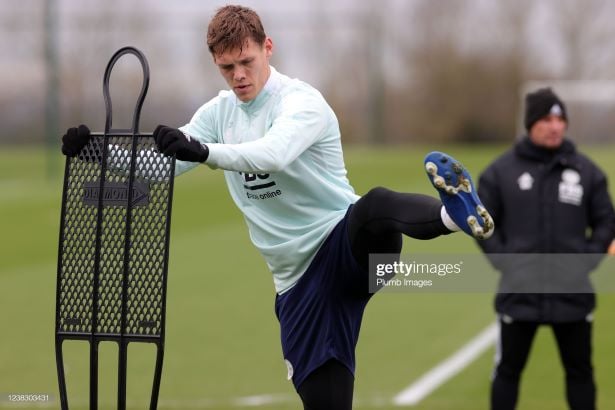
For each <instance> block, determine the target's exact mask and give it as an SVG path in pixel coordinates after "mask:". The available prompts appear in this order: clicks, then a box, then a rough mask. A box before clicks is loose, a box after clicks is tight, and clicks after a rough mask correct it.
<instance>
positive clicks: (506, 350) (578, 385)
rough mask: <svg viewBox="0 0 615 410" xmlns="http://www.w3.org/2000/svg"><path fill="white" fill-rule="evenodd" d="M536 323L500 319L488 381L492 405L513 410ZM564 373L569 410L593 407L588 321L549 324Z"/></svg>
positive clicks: (594, 399)
mask: <svg viewBox="0 0 615 410" xmlns="http://www.w3.org/2000/svg"><path fill="white" fill-rule="evenodd" d="M538 326H539V324H538V323H536V322H512V323H503V322H502V321H500V344H499V351H498V356H499V361H498V363H497V366H496V369H495V375H494V376H495V377H494V379H493V383H492V384H491V409H492V410H513V409H514V408H515V407H516V405H517V397H518V395H519V382H520V379H521V373H522V372H523V368H524V367H525V363H526V362H527V359H528V356H529V353H530V348H531V346H532V342H533V340H534V336H535V335H536V330H537V329H538ZM551 327H552V328H553V334H554V335H555V340H556V341H557V346H558V348H559V355H560V358H561V360H562V364H563V365H564V369H565V373H566V399H567V401H568V406H569V407H570V409H571V410H593V409H595V408H596V386H595V384H594V377H593V369H592V364H591V350H592V349H591V333H592V325H591V323H590V322H587V321H584V320H583V321H579V322H571V323H556V324H552V325H551Z"/></svg>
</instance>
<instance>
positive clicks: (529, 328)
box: [479, 88, 615, 410]
mask: <svg viewBox="0 0 615 410" xmlns="http://www.w3.org/2000/svg"><path fill="white" fill-rule="evenodd" d="M525 102H526V107H525V108H526V111H525V127H526V129H527V132H528V135H527V136H525V137H524V138H523V139H521V140H520V141H519V142H517V143H516V144H515V146H514V147H513V148H512V149H510V150H508V151H507V152H506V153H504V154H503V155H502V156H501V157H500V158H498V159H497V160H495V161H494V162H493V163H492V164H491V165H490V166H489V167H488V168H487V169H486V170H485V171H484V173H483V174H482V175H481V177H480V183H479V195H480V197H481V198H482V199H483V200H484V201H485V205H486V206H487V207H488V209H489V211H490V212H491V213H492V215H493V218H494V220H495V222H496V223H497V225H498V230H497V232H496V233H495V234H494V235H493V236H492V237H491V238H490V239H489V240H487V241H483V242H481V243H480V245H481V247H482V248H483V250H484V251H485V252H486V253H491V254H504V253H505V254H511V253H512V254H530V253H532V254H534V253H543V254H571V253H572V254H604V253H605V252H606V251H607V248H608V246H609V243H610V242H611V239H612V238H613V235H614V234H615V212H614V211H613V205H612V203H611V199H610V197H609V194H608V191H607V186H608V185H607V180H606V176H605V175H604V173H603V172H602V171H601V170H600V169H599V168H598V167H597V166H596V165H595V164H594V163H593V162H592V161H591V160H590V159H589V158H587V157H586V156H584V155H583V154H581V153H580V152H578V151H577V150H576V148H575V146H574V144H573V143H572V142H571V141H570V140H568V139H566V138H564V135H565V133H566V129H567V125H568V115H567V112H566V106H565V105H564V103H563V102H562V101H561V100H560V99H559V97H558V96H557V95H556V94H555V93H554V92H553V91H552V90H551V89H549V88H545V89H540V90H537V91H535V92H533V93H530V94H528V95H527V96H526V100H525ZM512 265H514V264H511V265H510V266H507V267H504V268H502V269H501V270H502V274H503V278H508V279H510V280H511V281H514V280H518V279H519V278H520V277H523V276H525V277H527V272H531V271H530V270H528V268H527V266H524V267H521V268H519V267H518V266H512ZM575 269H576V267H575ZM579 269H581V270H582V271H581V272H574V274H575V275H577V274H578V275H579V276H580V277H581V278H582V279H586V280H587V281H589V280H588V279H587V276H586V275H587V274H589V271H590V270H591V268H590V267H586V266H582V265H580V266H579ZM532 273H533V272H532ZM584 275H585V276H584ZM515 278H516V279H515ZM530 279H531V278H530ZM536 279H537V280H538V277H536ZM557 279H559V280H560V281H566V280H568V279H570V278H569V275H568V274H561V272H560V275H558V276H557ZM588 284H589V283H588ZM495 307H496V311H497V313H498V314H499V317H500V343H499V345H498V352H497V356H496V357H497V364H496V369H495V373H494V378H493V383H492V387H491V408H492V409H494V410H506V409H514V408H515V406H516V403H517V396H518V391H519V380H520V377H521V373H522V371H523V368H524V367H525V363H526V361H527V358H528V355H529V352H530V348H531V345H532V341H533V339H534V335H535V333H536V330H537V328H538V326H539V325H541V324H548V325H550V326H551V327H552V329H553V332H554V334H555V338H556V340H557V345H558V347H559V351H560V356H561V359H562V363H563V365H564V368H565V371H566V396H567V399H568V405H569V406H570V408H571V409H573V410H575V409H579V410H580V409H583V410H591V409H595V407H596V401H595V394H596V389H595V385H594V379H593V370H592V364H591V333H592V323H591V317H592V316H591V313H592V311H593V309H594V307H595V295H594V294H593V293H589V292H586V293H581V290H579V292H578V293H551V294H547V293H539V294H537V293H505V292H501V293H498V295H497V296H496V300H495Z"/></svg>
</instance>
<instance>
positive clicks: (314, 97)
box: [176, 67, 359, 293]
mask: <svg viewBox="0 0 615 410" xmlns="http://www.w3.org/2000/svg"><path fill="white" fill-rule="evenodd" d="M180 129H181V130H182V132H184V133H185V134H187V135H189V136H190V137H191V138H195V139H198V140H200V141H201V142H203V143H206V144H207V146H208V148H209V157H208V159H207V161H206V164H207V165H208V166H210V167H211V168H221V169H223V170H224V176H225V178H226V183H227V186H228V189H229V192H230V194H231V196H232V198H233V200H234V201H235V204H236V205H237V206H238V207H239V209H240V210H241V212H242V213H243V215H244V217H245V220H246V223H247V225H248V229H249V232H250V239H251V240H252V242H253V243H254V245H255V246H256V247H257V248H258V250H259V251H260V252H261V254H262V255H263V256H264V258H265V260H266V261H267V265H268V266H269V269H270V270H271V272H272V273H273V281H274V284H275V289H276V291H277V292H278V293H283V292H284V291H286V290H288V289H290V288H291V287H292V286H293V285H294V284H295V283H296V282H297V280H299V278H300V277H301V275H302V274H303V273H304V272H305V271H306V269H307V267H308V266H309V264H310V262H311V261H312V259H313V258H314V256H315V254H316V252H317V251H318V249H319V248H320V246H321V245H322V243H323V242H324V240H325V239H326V238H327V236H328V234H329V233H330V232H331V231H332V230H333V228H334V227H335V225H336V224H337V223H338V222H339V221H340V220H341V219H342V218H343V217H344V214H345V213H346V210H347V209H348V206H349V205H350V204H352V203H354V202H356V201H357V199H358V198H359V196H358V195H356V194H355V192H354V189H353V188H352V186H351V185H350V183H349V182H348V178H347V176H346V173H347V172H346V167H345V165H344V159H343V154H342V147H341V140H340V130H339V124H338V121H337V118H336V116H335V114H334V112H333V110H332V109H331V107H329V105H328V104H327V102H326V101H325V99H324V98H323V96H322V95H321V94H320V93H319V92H318V91H317V90H316V89H315V88H313V87H311V86H310V85H308V84H306V83H304V82H302V81H300V80H297V79H291V78H289V77H287V76H285V75H283V74H280V73H278V72H277V71H276V70H275V69H274V68H273V67H271V75H270V76H269V79H268V80H267V83H266V84H265V86H264V88H263V90H262V91H261V92H260V93H259V94H258V95H257V96H256V98H254V99H253V100H251V101H249V102H241V101H240V100H239V99H238V98H237V97H236V96H235V94H234V93H233V92H232V91H228V90H225V91H221V92H220V93H219V94H218V95H217V96H216V97H215V98H213V99H212V100H210V101H209V102H207V103H206V104H204V105H203V106H202V107H201V108H199V110H198V111H197V112H196V113H195V114H194V116H193V117H192V120H190V123H188V124H187V125H185V126H183V127H181V128H180ZM176 164H177V165H176V175H179V174H181V173H183V172H186V171H187V170H189V169H192V168H194V167H195V166H196V165H198V164H197V163H191V162H184V161H177V163H176Z"/></svg>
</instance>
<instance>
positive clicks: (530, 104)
mask: <svg viewBox="0 0 615 410" xmlns="http://www.w3.org/2000/svg"><path fill="white" fill-rule="evenodd" d="M549 114H555V115H559V116H560V117H562V119H563V120H564V121H566V122H568V116H567V115H566V106H565V105H564V103H563V102H562V100H560V99H559V97H558V96H557V95H556V94H555V93H554V92H553V90H551V89H550V88H541V89H539V90H536V91H534V92H533V93H528V94H527V95H526V96H525V129H526V130H528V131H529V130H530V128H532V125H534V123H535V122H536V121H538V120H539V119H541V118H543V117H546V116H547V115H549Z"/></svg>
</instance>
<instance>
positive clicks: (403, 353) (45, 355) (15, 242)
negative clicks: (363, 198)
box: [0, 146, 615, 410]
mask: <svg viewBox="0 0 615 410" xmlns="http://www.w3.org/2000/svg"><path fill="white" fill-rule="evenodd" d="M431 149H443V150H444V149H445V150H447V151H448V152H450V153H451V154H453V155H455V156H457V157H459V158H461V159H463V161H464V163H465V164H466V166H467V167H468V168H470V170H471V171H473V173H474V174H477V173H478V172H479V171H480V170H482V169H483V168H484V167H485V166H486V164H487V163H489V161H490V160H492V159H493V158H494V157H495V156H496V155H497V154H498V153H500V152H502V151H503V150H504V149H505V147H503V146H498V147H488V146H453V147H450V146H449V147H447V148H445V147H442V146H440V147H429V148H426V147H420V146H418V147H417V146H412V147H391V148H377V149H375V148H365V147H351V148H348V149H347V150H346V163H347V166H348V169H349V176H350V179H351V181H352V183H353V185H354V186H355V188H356V190H357V192H359V193H365V192H366V191H367V190H369V188H371V187H373V186H376V185H383V186H387V187H389V188H392V189H397V190H402V191H412V192H422V193H427V194H430V195H433V194H434V193H433V192H432V190H431V188H430V186H429V184H428V183H427V180H426V178H425V177H424V175H423V171H422V169H421V165H420V164H421V163H422V157H423V155H424V154H425V152H426V151H427V150H431ZM587 152H588V153H589V154H590V155H591V157H592V158H594V159H595V160H596V161H597V162H598V163H599V164H600V165H601V166H602V167H603V169H605V170H606V171H607V172H608V173H609V175H610V178H611V180H610V182H611V192H615V186H614V185H613V182H614V181H615V166H614V165H613V163H612V158H615V147H596V148H589V149H588V150H587ZM58 155H59V154H58ZM58 166H59V165H58ZM46 169H47V166H46V163H45V153H44V152H43V151H42V150H39V149H26V148H19V149H17V148H7V147H3V149H2V152H1V153H0V192H1V196H0V218H1V219H0V220H1V227H2V232H3V234H4V235H3V239H2V243H1V246H0V249H1V252H2V257H1V258H0V289H1V290H2V297H1V298H0V312H1V313H0V328H1V329H2V330H0V334H1V335H2V336H0V394H2V395H3V396H0V408H8V407H9V403H7V401H6V399H5V396H6V394H8V393H41V394H49V395H51V396H53V398H54V400H56V401H55V404H53V403H52V404H51V407H52V408H55V407H57V397H58V393H57V378H56V370H55V369H56V368H55V356H54V348H53V346H54V344H53V340H54V337H53V336H54V334H53V332H54V317H55V316H54V315H55V280H56V269H57V268H56V263H57V245H58V230H59V209H60V200H61V186H62V183H61V180H60V178H59V177H55V178H49V177H46V176H45V175H46ZM61 172H62V170H61V169H58V170H57V174H58V175H59V174H61ZM404 252H405V253H412V252H478V249H477V247H476V245H475V244H474V242H473V241H471V240H468V238H467V237H465V236H464V235H449V236H447V237H442V238H438V239H436V240H433V241H415V240H406V242H405V244H404ZM273 298H274V288H273V283H272V280H271V274H270V273H269V272H268V271H267V269H266V266H265V263H264V262H263V260H262V259H261V257H260V256H259V254H258V253H257V251H256V250H255V249H254V247H253V246H252V245H251V244H250V242H249V238H248V234H247V230H246V228H245V226H244V223H243V218H242V217H241V215H240V213H239V212H238V211H237V209H236V208H235V206H234V205H233V204H232V202H231V200H230V198H229V195H228V194H227V192H226V187H225V185H224V181H223V177H222V173H221V172H212V171H210V170H208V169H207V168H205V167H202V168H201V169H198V170H196V171H193V172H191V173H189V174H187V175H185V176H182V177H181V178H178V179H177V181H176V190H175V200H174V204H173V220H172V234H171V254H170V266H169V282H168V307H167V328H166V348H165V363H164V370H163V380H162V388H161V391H160V408H178V409H190V408H195V409H196V408H215V409H227V408H229V409H230V408H237V407H238V405H237V403H236V402H235V400H236V399H237V398H239V397H245V396H254V395H260V394H273V395H276V397H279V398H280V399H281V400H282V401H283V403H281V404H279V405H271V406H269V407H267V408H274V409H286V408H288V409H297V408H300V404H299V401H298V399H297V398H296V395H295V393H294V390H293V389H292V386H291V384H290V383H289V382H287V381H286V379H285V375H286V368H285V366H284V364H283V361H282V357H281V349H280V343H279V330H278V324H277V322H276V319H275V316H274V313H273ZM492 298H493V295H491V294H486V293H485V294H435V293H434V294H409V293H408V294H399V293H395V294H393V293H389V294H381V295H377V296H376V297H374V298H373V300H372V301H371V302H370V305H369V307H368V309H367V311H366V314H365V320H364V324H363V327H362V334H361V338H360V341H359V346H358V349H357V360H358V367H357V379H356V392H355V403H356V407H357V408H362V409H372V408H374V409H375V408H379V409H386V408H391V406H389V405H388V404H387V403H388V402H389V401H390V399H391V397H393V395H395V394H396V393H398V392H399V391H401V390H402V389H403V388H405V387H406V386H407V385H409V384H410V383H411V382H412V381H413V380H415V379H416V378H418V377H420V376H421V375H422V374H423V373H424V372H425V371H427V370H429V369H430V368H431V367H432V366H434V365H435V364H437V363H438V362H439V361H441V360H442V359H443V358H445V357H447V356H448V355H450V354H452V353H453V352H454V351H455V350H456V349H458V348H459V347H460V346H461V345H462V344H463V343H465V342H466V341H468V340H469V339H470V338H471V337H472V336H474V335H475V334H476V333H477V332H479V331H480V330H482V329H483V328H484V327H485V326H487V325H488V324H489V323H490V322H491V321H492V320H493V319H494V315H493V309H492ZM613 312H615V295H613V294H604V295H600V296H599V309H598V310H597V312H596V327H595V342H594V350H595V353H594V361H595V368H596V378H597V380H598V385H599V404H600V408H605V409H606V408H615V315H613ZM65 352H66V353H65V354H66V361H67V377H68V383H69V393H70V399H71V401H72V403H71V404H72V406H71V409H74V408H87V398H88V390H87V389H88V376H87V375H88V346H87V344H86V343H83V342H67V343H66V345H65ZM153 355H154V349H153V347H152V346H150V345H135V344H133V345H131V348H130V354H129V381H128V391H129V397H128V399H129V404H130V407H131V408H135V409H137V408H146V407H147V400H148V398H147V397H148V394H149V389H150V384H151V376H152V371H153V367H152V366H153ZM116 356H117V348H116V347H115V345H113V344H103V347H102V348H101V359H100V367H101V372H100V373H101V374H100V380H101V381H100V389H101V392H100V403H101V406H100V407H101V408H114V402H115V392H116V386H115V374H116V360H117V358H116ZM492 362H493V351H489V352H487V353H485V354H484V355H483V356H482V357H480V358H479V360H477V361H476V362H474V363H473V364H472V365H471V366H469V367H468V368H466V369H465V370H464V371H463V372H462V373H461V374H460V375H458V376H456V377H455V378H453V379H452V380H451V381H449V382H448V383H446V384H445V385H444V386H442V387H441V388H440V389H438V390H437V391H436V392H434V393H433V394H432V395H431V396H429V397H428V398H427V399H425V401H424V402H422V403H421V404H420V405H419V406H417V407H416V408H417V409H447V410H462V409H463V410H466V409H467V410H470V409H472V410H474V409H477V408H487V396H488V389H489V376H490V373H491V367H492ZM563 397H564V393H563V374H562V370H561V366H560V364H559V358H558V356H557V351H556V349H555V343H554V340H553V337H552V335H551V334H550V332H549V331H548V329H546V328H545V329H541V331H540V332H539V336H538V338H537V340H536V343H535V345H534V349H533V351H532V356H531V359H530V363H529V365H528V368H527V369H526V372H525V376H524V380H523V385H522V395H521V406H520V408H524V409H541V410H543V409H545V410H549V409H553V410H557V409H565V408H566V406H565V403H564V399H563ZM20 408H28V407H27V406H25V407H20ZM33 408H34V407H33Z"/></svg>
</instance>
